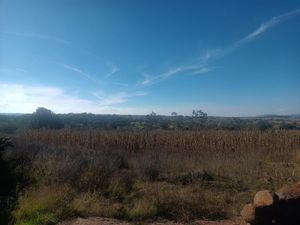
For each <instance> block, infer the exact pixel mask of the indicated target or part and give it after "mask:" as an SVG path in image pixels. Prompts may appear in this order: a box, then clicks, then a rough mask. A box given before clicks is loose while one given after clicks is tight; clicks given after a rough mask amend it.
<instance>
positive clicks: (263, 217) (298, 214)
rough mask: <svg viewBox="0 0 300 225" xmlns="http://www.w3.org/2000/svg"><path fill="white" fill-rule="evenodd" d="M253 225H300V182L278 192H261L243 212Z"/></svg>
mask: <svg viewBox="0 0 300 225" xmlns="http://www.w3.org/2000/svg"><path fill="white" fill-rule="evenodd" d="M241 216H242V218H243V219H244V220H245V222H247V223H249V224H251V225H268V224H278V225H279V224H280V225H300V182H298V183H297V184H294V185H290V186H286V187H283V188H281V189H279V190H278V191H277V192H275V193H274V192H271V191H267V190H264V191H259V192H257V193H256V195H255V196H254V199H253V202H252V203H251V204H247V205H245V206H244V208H243V209H242V211H241Z"/></svg>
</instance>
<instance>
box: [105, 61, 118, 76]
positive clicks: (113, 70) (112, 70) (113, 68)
mask: <svg viewBox="0 0 300 225" xmlns="http://www.w3.org/2000/svg"><path fill="white" fill-rule="evenodd" d="M106 65H107V66H108V67H109V69H110V71H109V72H108V73H107V74H105V77H106V78H108V77H111V76H112V75H114V74H115V73H117V72H118V71H119V70H120V68H119V67H118V66H116V65H115V64H113V63H112V62H106Z"/></svg>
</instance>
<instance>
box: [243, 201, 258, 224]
mask: <svg viewBox="0 0 300 225" xmlns="http://www.w3.org/2000/svg"><path fill="white" fill-rule="evenodd" d="M241 216H242V218H243V219H244V220H245V222H247V223H254V222H255V206H254V205H253V204H247V205H245V206H244V208H243V209H242V211H241Z"/></svg>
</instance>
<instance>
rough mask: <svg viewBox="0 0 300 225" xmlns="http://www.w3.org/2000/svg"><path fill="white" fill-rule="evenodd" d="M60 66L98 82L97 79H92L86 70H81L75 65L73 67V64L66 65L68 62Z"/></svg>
mask: <svg viewBox="0 0 300 225" xmlns="http://www.w3.org/2000/svg"><path fill="white" fill-rule="evenodd" d="M62 66H63V67H64V68H65V69H67V70H70V71H72V72H75V73H77V74H79V75H81V76H84V77H86V78H87V79H89V80H91V81H93V82H97V83H98V82H99V81H98V80H96V79H94V78H93V77H92V76H91V75H90V74H88V73H86V72H83V71H82V70H81V69H79V68H77V67H74V66H71V65H68V64H62Z"/></svg>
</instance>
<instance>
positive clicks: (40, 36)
mask: <svg viewBox="0 0 300 225" xmlns="http://www.w3.org/2000/svg"><path fill="white" fill-rule="evenodd" d="M1 33H3V34H7V35H14V36H19V37H25V38H35V39H43V40H48V41H54V42H58V43H61V44H67V45H68V44H70V42H69V41H67V40H65V39H63V38H59V37H55V36H51V35H44V34H39V33H21V32H1Z"/></svg>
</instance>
